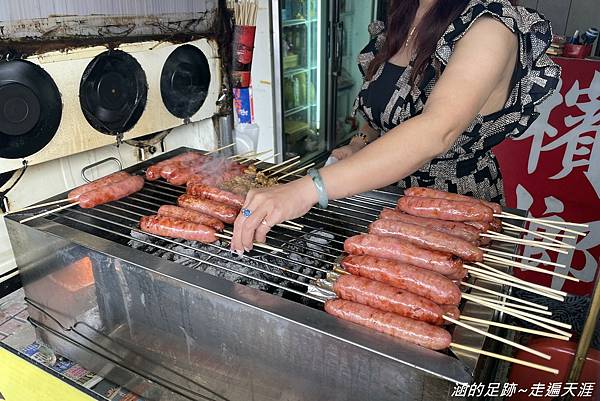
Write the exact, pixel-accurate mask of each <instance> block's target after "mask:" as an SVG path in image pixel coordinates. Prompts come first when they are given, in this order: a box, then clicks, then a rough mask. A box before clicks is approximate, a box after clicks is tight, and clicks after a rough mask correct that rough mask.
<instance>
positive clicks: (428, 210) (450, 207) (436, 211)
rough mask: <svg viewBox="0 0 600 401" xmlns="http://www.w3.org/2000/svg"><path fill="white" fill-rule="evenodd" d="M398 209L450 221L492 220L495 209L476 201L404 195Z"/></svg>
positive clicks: (399, 201)
mask: <svg viewBox="0 0 600 401" xmlns="http://www.w3.org/2000/svg"><path fill="white" fill-rule="evenodd" d="M398 209H399V210H401V211H403V212H404V213H408V214H411V215H413V216H419V217H430V218H433V219H441V220H450V221H492V220H493V219H494V211H493V210H492V209H490V208H489V207H487V206H485V205H482V204H480V203H475V202H461V201H454V200H448V199H436V198H421V197H418V196H403V197H401V198H400V199H398Z"/></svg>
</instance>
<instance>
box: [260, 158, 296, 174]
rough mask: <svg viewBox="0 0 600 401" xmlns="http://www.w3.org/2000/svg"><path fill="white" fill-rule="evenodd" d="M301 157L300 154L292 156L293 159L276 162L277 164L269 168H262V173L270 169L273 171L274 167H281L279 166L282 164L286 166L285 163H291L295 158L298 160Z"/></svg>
mask: <svg viewBox="0 0 600 401" xmlns="http://www.w3.org/2000/svg"><path fill="white" fill-rule="evenodd" d="M299 158H300V156H295V157H292V158H291V159H288V160H286V161H284V162H282V163H279V164H275V165H273V166H271V167H269V168H267V169H264V170H262V173H266V172H268V171H271V170H274V169H276V168H279V167H281V166H284V165H286V164H288V163H291V162H293V161H294V160H298V159H299Z"/></svg>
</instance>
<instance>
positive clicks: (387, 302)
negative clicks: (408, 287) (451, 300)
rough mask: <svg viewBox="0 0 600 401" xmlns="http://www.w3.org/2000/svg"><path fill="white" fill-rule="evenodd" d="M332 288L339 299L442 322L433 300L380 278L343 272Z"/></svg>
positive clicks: (429, 320)
mask: <svg viewBox="0 0 600 401" xmlns="http://www.w3.org/2000/svg"><path fill="white" fill-rule="evenodd" d="M333 291H334V292H335V293H336V295H337V296H338V297H339V298H341V299H345V300H346V301H352V302H356V303H359V304H362V305H367V306H370V307H372V308H375V309H379V310H381V311H384V312H392V313H397V314H398V315H400V316H404V317H409V318H411V319H415V320H420V321H423V322H427V323H431V324H435V325H437V326H440V325H442V324H443V323H444V319H443V318H442V315H443V314H444V312H443V311H442V308H440V307H439V305H438V304H436V303H435V302H433V301H431V300H429V299H427V298H424V297H422V296H419V295H416V294H413V293H412V292H408V291H405V290H401V289H399V288H396V287H392V286H391V285H387V284H385V283H380V282H379V281H373V280H369V279H368V278H364V277H360V276H353V275H351V274H343V275H341V276H340V277H339V278H338V279H337V280H336V281H335V283H333Z"/></svg>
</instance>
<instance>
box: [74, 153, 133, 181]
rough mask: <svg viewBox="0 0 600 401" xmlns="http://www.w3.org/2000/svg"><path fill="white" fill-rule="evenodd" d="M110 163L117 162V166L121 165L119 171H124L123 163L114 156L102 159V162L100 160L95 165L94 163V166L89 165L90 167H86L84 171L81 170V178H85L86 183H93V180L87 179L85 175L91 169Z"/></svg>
mask: <svg viewBox="0 0 600 401" xmlns="http://www.w3.org/2000/svg"><path fill="white" fill-rule="evenodd" d="M108 162H115V163H117V164H118V165H119V169H118V170H117V171H121V170H123V164H122V163H121V160H119V159H117V158H116V157H114V156H111V157H107V158H106V159H102V160H100V161H97V162H95V163H92V164H90V165H88V166H85V167H84V168H82V169H81V178H83V180H84V181H85V182H92V180H90V179H89V178H87V177H86V176H85V173H86V172H87V171H88V170H89V169H91V168H94V167H98V166H99V165H101V164H104V163H108Z"/></svg>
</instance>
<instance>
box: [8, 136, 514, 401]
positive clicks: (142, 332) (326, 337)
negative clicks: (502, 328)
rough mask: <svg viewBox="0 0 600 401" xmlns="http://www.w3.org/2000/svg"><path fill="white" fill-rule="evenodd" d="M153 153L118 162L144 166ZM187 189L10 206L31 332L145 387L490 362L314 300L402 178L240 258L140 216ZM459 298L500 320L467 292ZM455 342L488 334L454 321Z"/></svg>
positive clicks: (439, 394)
mask: <svg viewBox="0 0 600 401" xmlns="http://www.w3.org/2000/svg"><path fill="white" fill-rule="evenodd" d="M186 150H188V149H186V148H180V149H177V150H175V151H173V152H170V153H168V154H165V155H163V156H162V157H161V158H157V159H154V160H152V163H156V161H158V160H161V159H164V158H168V157H172V156H174V155H175V154H178V153H181V152H183V151H186ZM150 164H151V163H150V162H145V163H141V164H139V165H136V166H133V167H131V168H130V169H128V171H129V172H132V173H139V174H142V173H143V171H144V170H145V168H146V167H147V166H148V165H150ZM184 191H185V188H184V187H177V186H173V185H170V184H168V183H166V182H164V181H156V182H148V183H147V184H146V186H145V187H144V189H143V190H142V191H141V192H139V193H136V194H134V195H132V196H130V197H128V198H125V199H123V200H120V201H117V202H112V203H110V204H107V205H102V206H99V207H97V208H94V209H86V210H84V209H81V208H79V207H73V208H70V209H66V210H62V211H60V212H56V213H52V214H50V215H48V216H45V217H42V218H38V219H35V220H32V221H30V222H27V223H25V224H21V223H19V221H20V220H22V219H23V218H25V217H28V216H30V214H27V213H23V214H16V215H11V216H9V217H8V218H7V227H8V231H9V236H10V239H11V243H12V246H13V249H14V251H15V255H16V259H17V263H18V266H19V269H20V272H21V276H22V281H23V284H24V287H25V293H26V296H27V301H28V303H29V305H30V315H31V320H30V321H31V323H32V324H33V325H34V326H35V327H36V331H37V334H38V336H39V338H40V340H41V341H43V342H45V343H47V344H49V345H50V346H51V347H52V348H54V349H55V350H56V351H57V352H59V353H61V354H63V355H65V356H67V357H69V358H71V359H73V360H75V361H77V362H79V363H81V364H82V365H83V366H85V367H87V368H88V369H92V370H94V371H96V372H98V373H99V374H101V375H104V376H105V377H108V378H109V379H112V380H114V381H116V382H117V383H119V384H122V385H125V386H127V387H128V388H130V389H132V390H134V391H137V392H138V393H140V394H141V395H143V396H144V397H146V398H147V399H149V400H202V399H211V400H223V399H225V400H249V399H256V400H367V399H372V400H400V399H401V400H443V399H448V398H450V394H451V391H452V389H453V387H454V384H455V383H468V382H472V381H474V380H477V381H483V380H485V379H486V377H487V376H488V375H490V374H491V371H492V370H493V368H494V366H493V363H491V361H489V360H487V359H486V358H484V357H479V356H477V355H473V354H454V353H452V352H451V351H446V352H436V351H431V350H427V349H424V348H421V347H418V346H415V345H412V344H408V343H405V342H403V341H400V340H397V339H394V338H392V337H389V336H387V335H383V334H380V333H376V332H373V331H371V330H368V329H366V328H363V327H360V326H357V325H354V324H352V323H348V322H344V321H341V320H339V319H336V318H334V317H332V316H329V315H327V314H326V313H325V312H324V311H323V310H322V309H323V308H322V305H323V301H324V299H325V298H326V297H327V296H328V295H329V294H328V293H327V291H326V290H323V289H321V288H319V287H317V286H316V285H314V284H315V280H316V279H318V278H323V277H326V275H327V274H329V273H331V271H332V269H333V268H334V266H335V265H336V263H337V260H338V258H339V256H340V254H341V252H342V248H343V241H344V239H345V238H347V237H348V236H351V235H355V234H357V233H360V232H364V231H366V228H367V225H368V224H369V223H370V222H371V221H373V220H375V219H376V217H377V214H378V212H379V211H380V210H381V208H383V207H386V206H393V205H394V204H395V201H396V199H397V198H398V196H399V195H400V193H399V191H398V189H396V188H387V189H385V190H378V191H371V192H368V193H365V194H361V195H356V196H352V197H349V198H346V199H342V200H337V201H332V202H331V203H330V207H329V208H328V209H327V210H322V209H317V208H313V209H312V210H311V211H310V212H309V213H308V214H307V215H305V216H304V217H302V218H300V219H298V220H296V221H297V222H298V223H300V224H302V225H303V226H304V228H303V229H302V230H293V229H291V228H284V227H275V228H274V229H273V230H272V231H271V232H270V234H269V236H268V242H267V243H268V244H270V245H272V246H275V247H277V248H281V249H282V250H283V252H281V253H274V252H272V251H267V250H261V249H254V250H253V251H252V252H250V253H249V254H246V255H244V256H241V257H240V256H238V255H234V254H232V253H231V252H230V251H229V247H228V244H227V242H226V241H221V242H218V243H215V244H208V245H207V244H198V243H195V242H189V241H181V240H170V239H165V238H161V237H156V236H153V235H148V234H144V233H142V232H140V231H139V230H138V229H137V227H136V226H137V222H138V220H139V218H140V217H141V216H142V215H148V214H153V213H155V212H156V210H157V209H158V207H159V206H160V205H163V204H175V202H176V199H177V196H179V195H180V194H182V193H184ZM61 198H62V199H64V198H66V194H61V195H59V196H56V197H55V198H53V199H49V200H50V201H51V200H55V199H61ZM38 212H39V211H38ZM499 249H504V250H511V249H507V248H506V247H504V248H499ZM513 251H514V250H513ZM480 285H485V286H487V287H488V288H492V289H495V290H503V289H502V288H499V287H495V286H491V285H490V284H480ZM461 309H462V311H463V312H466V313H468V314H469V315H471V316H476V317H479V318H484V319H496V320H501V319H502V316H501V315H498V314H497V313H494V312H492V311H490V310H488V309H484V308H482V307H480V306H478V305H476V304H472V303H468V302H466V303H463V304H462V305H461ZM490 330H495V329H493V328H490ZM494 333H496V334H501V335H502V333H501V332H499V331H494ZM453 341H454V342H456V343H462V344H465V345H469V346H472V347H476V348H480V349H481V348H485V349H488V350H492V351H494V346H495V344H493V343H492V342H488V341H486V340H485V337H483V336H481V335H479V334H474V333H471V332H467V331H465V330H464V329H462V328H460V327H456V328H454V329H453Z"/></svg>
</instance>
